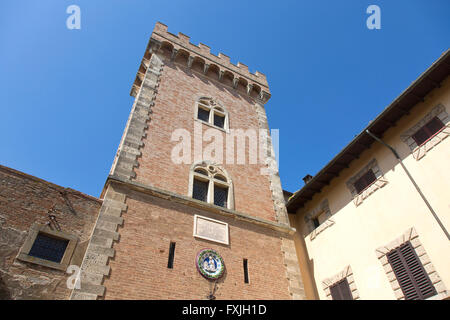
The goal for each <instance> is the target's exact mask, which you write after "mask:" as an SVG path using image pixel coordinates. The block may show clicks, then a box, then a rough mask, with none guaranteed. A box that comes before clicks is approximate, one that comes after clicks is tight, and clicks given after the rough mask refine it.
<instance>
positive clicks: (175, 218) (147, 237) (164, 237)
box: [104, 188, 291, 300]
mask: <svg viewBox="0 0 450 320" xmlns="http://www.w3.org/2000/svg"><path fill="white" fill-rule="evenodd" d="M116 191H117V192H121V193H125V194H126V196H127V200H126V204H127V206H128V209H127V211H126V213H124V214H123V215H122V217H123V218H124V222H123V225H122V226H121V227H119V230H118V232H119V233H120V240H119V241H118V242H116V243H115V244H114V248H115V250H116V254H115V257H114V258H112V259H110V260H109V266H110V267H111V273H110V275H109V276H108V277H106V278H105V281H104V286H105V287H106V291H105V296H104V298H105V299H194V300H197V299H206V297H207V295H208V294H209V293H210V290H211V288H212V282H210V281H208V280H206V279H204V278H203V277H202V276H201V275H200V274H199V273H198V271H197V269H196V267H195V257H196V255H197V253H198V252H199V251H200V250H201V249H203V248H213V249H215V250H216V251H218V252H219V253H220V254H221V256H222V257H223V259H224V263H225V267H226V273H225V274H224V276H223V277H222V278H221V279H220V280H219V281H218V283H217V285H218V287H217V290H216V293H215V296H216V297H217V299H290V298H291V297H290V295H289V291H288V280H287V279H286V271H285V268H284V265H283V263H282V259H283V256H282V252H281V245H282V240H281V237H280V234H279V233H278V232H276V231H274V230H270V229H267V228H264V227H260V226H255V225H252V224H250V223H247V222H241V221H237V220H235V219H234V218H225V217H220V216H217V215H215V214H213V213H210V212H207V211H203V210H200V209H195V208H190V207H186V206H185V205H182V204H179V203H174V202H172V201H168V200H167V199H161V198H157V197H153V196H150V195H146V194H143V193H140V192H135V191H131V192H130V191H128V190H127V189H126V188H120V189H117V190H116ZM194 214H199V215H202V216H206V217H210V218H214V219H220V220H221V221H223V222H226V223H228V224H229V228H230V229H229V232H230V245H222V244H217V243H214V242H210V241H207V240H202V239H198V238H194V237H193V236H192V231H193V223H194ZM171 241H173V242H176V247H175V259H174V266H173V269H168V268H167V262H168V255H169V244H170V242H171ZM244 258H245V259H248V270H249V278H250V283H249V284H246V283H244V270H243V259H244Z"/></svg>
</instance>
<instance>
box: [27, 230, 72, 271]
mask: <svg viewBox="0 0 450 320" xmlns="http://www.w3.org/2000/svg"><path fill="white" fill-rule="evenodd" d="M68 244H69V240H65V239H58V238H55V237H52V236H49V235H46V234H44V233H42V232H39V234H38V235H37V237H36V240H34V243H33V246H32V247H31V250H30V252H29V253H28V255H30V256H33V257H37V258H41V259H45V260H50V261H53V262H58V263H59V262H61V259H62V257H63V256H64V253H65V252H66V248H67V245H68Z"/></svg>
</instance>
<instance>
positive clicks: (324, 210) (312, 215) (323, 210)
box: [304, 199, 335, 241]
mask: <svg viewBox="0 0 450 320" xmlns="http://www.w3.org/2000/svg"><path fill="white" fill-rule="evenodd" d="M321 214H325V217H326V220H325V221H324V222H322V223H321V224H320V225H319V226H318V227H315V226H314V222H313V220H314V219H316V218H317V217H318V216H320V215H321ZM304 220H305V223H306V226H307V228H308V232H309V239H310V240H311V241H312V240H314V239H315V238H316V236H317V235H318V234H319V233H321V232H322V231H324V230H325V229H327V228H328V227H331V226H332V225H333V224H334V223H335V222H334V219H333V218H332V216H331V211H330V207H329V205H328V199H325V200H323V201H322V202H321V203H320V204H319V205H318V206H317V207H315V208H314V209H313V210H311V211H309V212H308V213H307V214H306V215H305V217H304Z"/></svg>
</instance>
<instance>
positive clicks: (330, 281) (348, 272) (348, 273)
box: [322, 265, 360, 300]
mask: <svg viewBox="0 0 450 320" xmlns="http://www.w3.org/2000/svg"><path fill="white" fill-rule="evenodd" d="M344 279H347V282H348V285H349V287H350V291H351V294H352V298H353V300H359V299H360V296H359V292H358V288H356V284H355V278H354V277H353V271H352V267H351V266H350V265H348V266H346V267H345V268H344V269H343V270H342V271H341V272H339V273H337V274H335V275H334V276H332V277H330V278H327V279H324V280H322V288H323V290H324V291H325V295H326V297H327V299H328V300H332V299H333V298H332V296H331V290H330V287H332V286H333V285H335V284H336V283H338V282H339V281H341V280H344Z"/></svg>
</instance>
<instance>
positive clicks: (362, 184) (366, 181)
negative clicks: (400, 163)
mask: <svg viewBox="0 0 450 320" xmlns="http://www.w3.org/2000/svg"><path fill="white" fill-rule="evenodd" d="M375 180H377V178H376V177H375V174H374V173H373V171H372V169H370V170H369V171H367V172H366V173H365V174H364V175H363V176H362V177H361V178H359V179H358V180H357V181H356V182H355V184H354V187H355V189H356V192H357V193H361V191H363V190H364V189H365V188H367V187H368V186H369V185H371V184H372V183H373V182H374V181H375Z"/></svg>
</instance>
